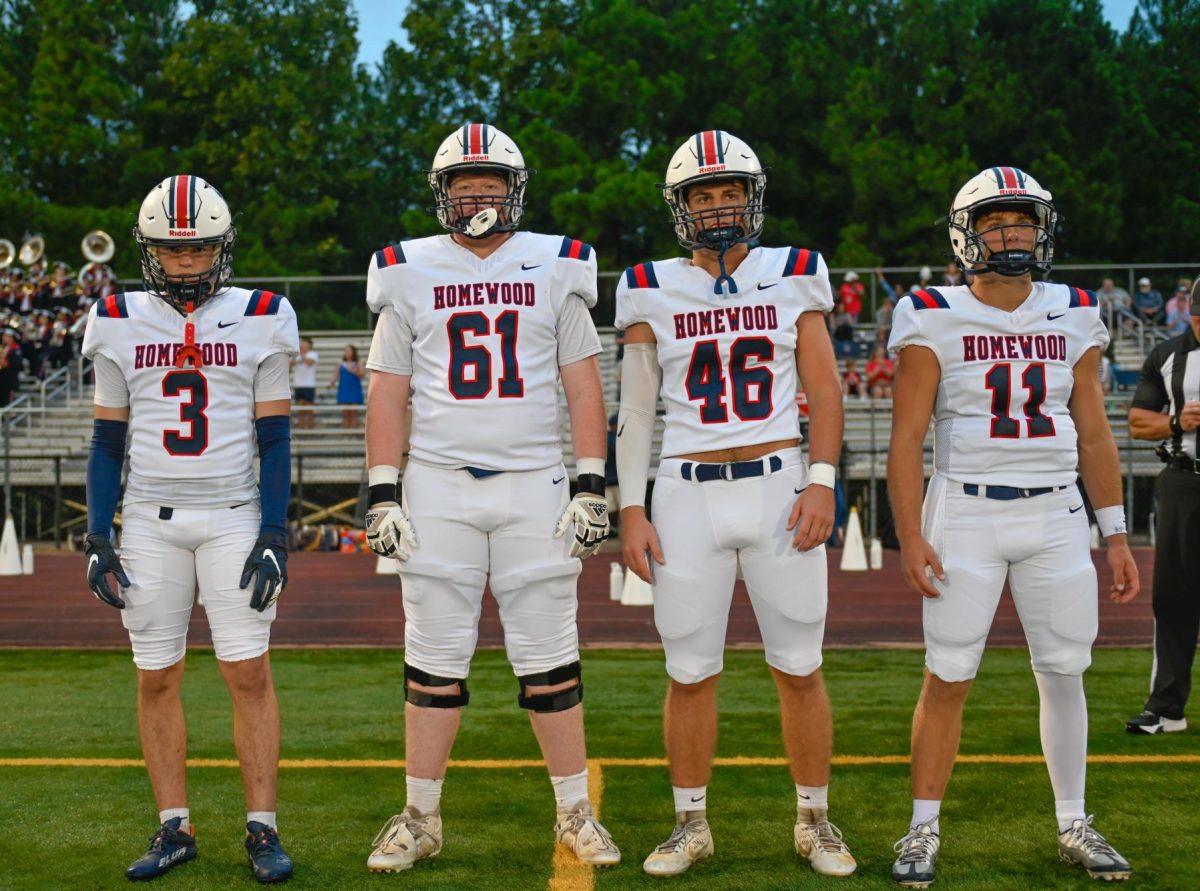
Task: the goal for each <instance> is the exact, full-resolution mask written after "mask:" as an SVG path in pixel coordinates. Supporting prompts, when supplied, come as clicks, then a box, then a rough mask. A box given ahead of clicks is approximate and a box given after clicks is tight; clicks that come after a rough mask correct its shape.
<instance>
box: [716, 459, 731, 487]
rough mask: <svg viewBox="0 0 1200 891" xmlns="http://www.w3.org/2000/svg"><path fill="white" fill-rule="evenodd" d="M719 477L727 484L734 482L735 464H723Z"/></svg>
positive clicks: (728, 462)
mask: <svg viewBox="0 0 1200 891" xmlns="http://www.w3.org/2000/svg"><path fill="white" fill-rule="evenodd" d="M718 476H720V477H721V479H723V480H725V481H727V482H732V481H733V462H732V461H726V462H725V463H724V464H722V465H721V470H720V471H719V472H718Z"/></svg>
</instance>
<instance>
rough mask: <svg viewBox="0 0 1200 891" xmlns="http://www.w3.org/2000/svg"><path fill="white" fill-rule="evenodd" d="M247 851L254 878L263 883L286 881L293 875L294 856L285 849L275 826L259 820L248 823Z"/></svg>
mask: <svg viewBox="0 0 1200 891" xmlns="http://www.w3.org/2000/svg"><path fill="white" fill-rule="evenodd" d="M246 853H247V854H249V855H250V868H251V869H252V870H253V871H254V878H256V879H258V880H259V881H260V882H261V883H262V884H264V885H270V884H273V883H275V882H286V881H287V880H288V879H290V878H291V877H292V858H291V857H289V856H288V855H287V851H285V850H284V849H283V842H281V841H280V840H279V833H278V832H276V831H275V827H273V826H268V825H267V824H265V823H259V822H257V821H254V822H250V823H247V824H246Z"/></svg>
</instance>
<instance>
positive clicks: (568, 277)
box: [367, 232, 599, 471]
mask: <svg viewBox="0 0 1200 891" xmlns="http://www.w3.org/2000/svg"><path fill="white" fill-rule="evenodd" d="M572 294H574V295H577V296H578V297H579V298H582V299H583V301H584V302H585V303H586V304H587V306H588V307H589V308H590V307H593V306H595V305H596V257H595V252H594V251H593V250H592V249H591V247H590V246H588V245H586V244H584V243H583V242H581V241H578V240H576V239H573V238H568V237H564V236H561V235H539V234H536V233H533V232H517V233H514V234H513V235H512V237H510V238H509V239H508V240H507V241H505V242H504V243H503V244H501V245H500V247H499V248H497V249H496V250H495V252H493V253H492V254H490V255H489V256H488V257H486V258H484V259H480V258H479V257H477V256H475V254H473V253H471V251H469V250H468V249H467V248H465V247H463V246H462V245H459V244H456V243H455V242H454V240H453V239H452V238H451V237H450V236H449V235H434V236H430V237H428V238H418V239H413V240H412V241H404V242H401V243H399V244H394V245H390V246H389V247H387V248H384V249H383V250H382V251H377V252H376V253H375V256H374V258H373V259H372V261H371V266H370V269H369V270H368V273H367V304H368V305H369V306H370V307H371V309H372V310H373V311H374V312H382V311H383V310H384V309H385V308H387V307H389V306H390V307H391V308H392V309H393V310H394V311H395V312H396V314H397V316H398V317H399V320H400V323H401V325H402V326H403V327H404V329H405V331H406V336H408V335H410V336H411V338H412V394H413V395H412V437H411V440H410V442H409V454H410V456H411V457H412V458H414V459H415V460H418V461H424V462H425V463H427V464H436V465H440V466H444V467H478V468H481V469H484V470H510V471H511V470H517V471H520V470H537V469H540V468H544V467H552V466H554V465H556V464H558V463H559V462H560V461H562V442H561V440H560V438H559V418H558V378H559V371H558V368H559V366H558V324H557V320H558V315H559V312H560V310H561V308H562V305H563V303H564V301H566V300H567V299H569V298H570V296H571V295H572ZM596 349H597V351H599V347H598V346H597V348H596Z"/></svg>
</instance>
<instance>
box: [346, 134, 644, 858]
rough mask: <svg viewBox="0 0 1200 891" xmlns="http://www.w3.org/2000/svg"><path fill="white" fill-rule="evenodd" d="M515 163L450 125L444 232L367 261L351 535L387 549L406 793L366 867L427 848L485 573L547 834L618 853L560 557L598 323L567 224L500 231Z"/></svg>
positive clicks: (597, 491)
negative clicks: (566, 434)
mask: <svg viewBox="0 0 1200 891" xmlns="http://www.w3.org/2000/svg"><path fill="white" fill-rule="evenodd" d="M530 173H531V171H530V170H529V169H528V168H526V166H525V162H524V160H523V158H522V155H521V151H520V149H518V148H517V145H516V143H514V142H513V140H511V139H510V138H509V137H508V136H506V135H505V134H504V133H502V132H500V131H499V130H497V129H496V128H495V127H493V126H490V125H489V124H465V125H463V126H462V127H461V128H459V129H457V130H455V131H454V132H453V133H452V134H450V136H448V137H447V138H446V139H445V141H443V142H442V144H441V146H440V147H439V148H438V150H437V154H436V155H435V157H434V160H433V168H432V170H430V172H429V184H430V186H432V188H433V193H434V198H435V202H436V205H435V212H436V214H437V219H438V222H439V223H441V225H442V227H443V228H445V229H446V230H447V232H448V234H446V235H438V236H432V237H429V238H420V239H415V240H412V241H405V242H401V243H399V244H393V245H390V246H389V247H386V248H384V249H383V250H381V251H378V252H377V253H376V254H375V256H374V257H373V258H372V260H371V264H370V269H369V272H368V276H367V303H368V304H369V305H370V307H371V309H372V310H373V311H375V312H377V313H379V314H380V317H379V323H378V325H377V327H376V328H375V334H374V336H373V339H372V342H371V352H370V356H369V357H368V359H367V367H368V368H370V369H371V370H372V372H373V374H372V376H371V382H370V387H369V390H368V397H367V465H368V468H369V471H368V475H369V481H370V499H371V507H370V510H369V511H368V513H367V536H368V541H369V543H370V545H371V547H372V548H373V549H374V550H375V552H376V553H378V554H380V555H382V556H388V557H394V558H396V559H398V560H399V561H400V562H399V573H400V580H401V589H402V592H403V597H404V615H405V628H404V646H405V653H404V694H405V695H404V698H405V700H406V702H405V706H404V716H405V737H404V746H405V759H406V769H407V777H406V781H407V803H406V806H405V807H404V809H403V810H402V811H401V813H399V814H397V815H395V816H393V817H392V818H391V820H390V821H389V822H388V823H387V825H385V826H384V827H383V829H382V830H380V832H379V834H378V836H377V837H376V838H375V841H374V845H375V849H374V851H373V852H372V853H371V855H370V857H369V858H368V860H367V866H368V868H369V869H370V870H371V871H374V872H395V871H398V870H403V869H408V868H409V867H411V866H412V865H413V864H414V863H415V862H416V861H418V860H421V859H424V858H426V857H432V856H434V855H435V854H437V853H438V852H439V851H440V850H441V848H442V818H441V790H442V780H443V778H444V777H445V774H446V764H447V761H448V759H449V757H450V748H451V745H452V744H453V742H454V737H455V734H456V733H457V731H458V725H459V721H460V719H461V717H462V711H463V707H464V706H466V705H467V702H468V699H469V693H468V691H467V673H468V669H469V668H470V664H471V656H472V654H473V653H474V651H475V643H476V641H477V639H478V636H479V631H478V624H479V613H480V608H481V604H482V601H483V590H484V584H485V582H488V581H489V580H490V583H491V590H492V593H493V595H494V596H495V598H496V602H497V604H498V605H499V608H500V620H501V622H502V624H503V626H504V640H505V646H506V649H507V651H508V658H509V661H510V662H511V664H512V667H513V671H514V673H515V674H516V675H517V680H518V684H519V689H520V692H519V695H518V697H517V702H518V704H519V705H520V706H521V707H522V708H524V709H526V710H527V711H528V712H529V717H530V721H531V723H532V725H533V732H534V735H535V736H536V737H537V740H538V743H539V745H540V746H541V749H542V753H543V755H544V757H545V759H546V765H547V767H548V768H549V771H550V780H551V783H552V784H553V788H554V796H555V800H556V802H557V806H558V808H557V809H558V817H557V822H556V824H555V834H556V838H557V841H558V843H559V844H562V845H564V846H566V847H567V848H569V849H570V850H571V851H572V852H573V853H574V854H575V856H576V857H578V858H579V859H580V860H581V861H583V862H585V863H590V864H595V865H598V866H609V865H613V864H616V863H617V862H619V861H620V858H621V853H620V851H619V850H618V849H617V847H616V845H614V844H613V841H612V838H611V837H610V836H609V834H608V832H607V830H605V828H604V827H603V826H602V825H601V824H600V822H599V821H598V820H597V819H596V816H595V814H594V812H593V809H592V806H591V803H590V801H589V798H588V784H587V780H588V776H587V761H586V754H585V749H584V735H583V705H582V701H583V682H582V676H581V672H580V664H579V638H578V633H577V630H576V625H575V613H576V591H575V587H576V580H577V578H578V576H579V572H580V570H581V564H580V561H579V559H577V558H580V557H588V556H590V555H592V554H594V553H595V552H596V551H597V550H598V549H599V547H600V545H601V544H602V543H603V541H604V539H605V537H606V536H607V534H608V511H607V505H606V502H605V498H604V456H605V444H606V443H605V417H604V398H603V395H602V392H601V386H600V371H599V362H598V360H597V358H596V356H597V354H598V353H599V352H600V341H599V338H598V336H597V334H596V329H595V326H594V325H593V324H592V320H591V315H590V314H589V312H588V310H589V308H590V307H592V306H594V305H595V303H596V258H595V254H594V253H593V251H592V249H591V247H589V246H588V245H586V244H584V243H583V242H581V241H577V240H575V239H572V238H569V237H563V236H558V235H538V234H534V233H531V232H520V231H517V229H518V226H519V225H520V223H521V218H522V215H523V213H524V200H525V187H526V183H527V181H528V179H529V175H530ZM560 379H561V382H562V388H563V390H564V391H565V394H566V401H567V410H568V412H569V414H570V419H571V436H572V440H573V443H574V449H575V466H576V468H577V470H578V478H577V480H576V491H577V494H576V495H575V496H574V498H572V497H571V494H570V491H569V486H570V483H568V482H567V481H566V477H567V473H566V471H565V470H564V468H563V462H562V446H561V444H560V441H559V415H558V392H559V381H560ZM410 396H411V398H412V407H411V412H412V434H411V443H410V444H409V445H408V452H409V460H408V465H407V467H406V469H405V471H404V480H403V492H401V490H400V487H399V486H398V484H397V477H398V474H399V470H398V468H399V467H400V462H401V456H402V455H403V454H404V452H405V448H406V443H405V440H406V439H407V436H406V433H405V427H406V418H407V415H408V413H409V410H410V409H409V398H410ZM568 532H570V536H569V537H566V536H567V533H568Z"/></svg>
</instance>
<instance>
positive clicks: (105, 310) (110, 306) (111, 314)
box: [96, 294, 129, 319]
mask: <svg viewBox="0 0 1200 891" xmlns="http://www.w3.org/2000/svg"><path fill="white" fill-rule="evenodd" d="M96 316H97V318H101V319H127V318H129V307H127V306H126V305H125V295H124V294H109V295H108V296H107V297H105V298H104V299H103V300H101V301H100V302H99V303H97V304H96Z"/></svg>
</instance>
